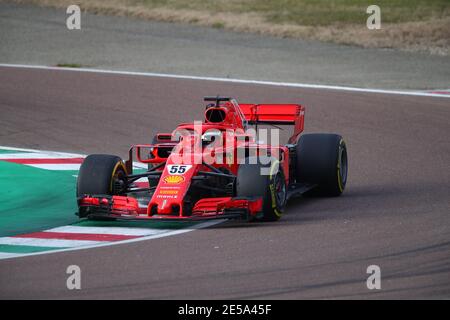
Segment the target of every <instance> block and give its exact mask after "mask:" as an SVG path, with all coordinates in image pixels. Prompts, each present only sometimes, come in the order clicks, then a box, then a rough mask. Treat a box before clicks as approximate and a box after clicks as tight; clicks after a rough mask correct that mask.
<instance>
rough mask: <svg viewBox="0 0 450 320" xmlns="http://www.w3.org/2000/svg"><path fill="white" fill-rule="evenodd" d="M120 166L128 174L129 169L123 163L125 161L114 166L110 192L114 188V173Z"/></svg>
mask: <svg viewBox="0 0 450 320" xmlns="http://www.w3.org/2000/svg"><path fill="white" fill-rule="evenodd" d="M119 167H122V169H123V172H125V174H127V169H126V168H125V165H124V164H123V162H122V161H119V162H117V163H116V165H115V166H114V169H113V171H112V174H111V183H110V185H109V191H110V192H112V189H113V188H112V186H113V182H114V175H115V174H116V171H117V169H118V168H119Z"/></svg>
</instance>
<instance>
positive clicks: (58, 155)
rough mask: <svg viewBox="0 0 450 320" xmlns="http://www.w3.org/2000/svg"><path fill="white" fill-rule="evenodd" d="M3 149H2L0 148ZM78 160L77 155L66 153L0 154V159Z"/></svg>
mask: <svg viewBox="0 0 450 320" xmlns="http://www.w3.org/2000/svg"><path fill="white" fill-rule="evenodd" d="M0 148H2V149H3V147H0ZM66 158H80V157H78V156H77V155H68V154H67V153H47V152H39V153H38V152H27V153H5V154H0V159H1V160H4V159H12V160H13V159H66Z"/></svg>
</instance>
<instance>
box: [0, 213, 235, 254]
mask: <svg viewBox="0 0 450 320" xmlns="http://www.w3.org/2000/svg"><path fill="white" fill-rule="evenodd" d="M224 221H226V220H224V219H221V220H215V221H207V222H203V223H200V224H198V225H196V226H193V227H191V228H185V229H177V230H172V231H169V232H166V233H162V234H155V235H150V236H145V237H140V238H134V239H129V240H124V241H114V242H107V243H100V244H95V245H88V246H83V247H75V248H67V249H59V250H58V249H57V250H52V251H44V252H34V253H25V254H11V255H10V254H9V253H5V255H4V256H0V260H4V259H12V258H14V259H17V258H22V257H29V256H37V255H43V254H53V253H59V252H68V251H76V250H85V249H92V248H100V247H106V246H115V245H119V244H126V243H133V242H138V241H146V240H152V239H158V238H164V237H169V236H174V235H178V234H182V233H186V232H190V231H193V230H198V229H203V228H207V227H210V226H213V225H216V224H219V223H222V222H224Z"/></svg>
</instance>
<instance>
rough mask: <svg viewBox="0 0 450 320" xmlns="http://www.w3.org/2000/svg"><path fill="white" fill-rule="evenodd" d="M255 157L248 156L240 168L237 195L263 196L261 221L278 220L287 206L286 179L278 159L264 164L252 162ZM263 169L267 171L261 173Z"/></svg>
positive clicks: (259, 218)
mask: <svg viewBox="0 0 450 320" xmlns="http://www.w3.org/2000/svg"><path fill="white" fill-rule="evenodd" d="M255 161H257V159H255V158H253V159H252V158H247V159H246V163H245V164H241V165H240V166H239V169H238V174H237V179H236V196H237V197H262V199H263V210H262V216H260V217H258V218H256V220H259V221H276V220H278V219H280V217H281V216H282V214H283V211H284V208H285V206H286V190H287V188H286V181H285V178H284V173H283V170H282V168H281V166H280V162H279V161H278V160H274V161H273V162H271V163H269V164H267V165H263V164H259V163H257V164H251V163H254V162H255ZM261 169H265V171H267V174H266V175H262V174H261Z"/></svg>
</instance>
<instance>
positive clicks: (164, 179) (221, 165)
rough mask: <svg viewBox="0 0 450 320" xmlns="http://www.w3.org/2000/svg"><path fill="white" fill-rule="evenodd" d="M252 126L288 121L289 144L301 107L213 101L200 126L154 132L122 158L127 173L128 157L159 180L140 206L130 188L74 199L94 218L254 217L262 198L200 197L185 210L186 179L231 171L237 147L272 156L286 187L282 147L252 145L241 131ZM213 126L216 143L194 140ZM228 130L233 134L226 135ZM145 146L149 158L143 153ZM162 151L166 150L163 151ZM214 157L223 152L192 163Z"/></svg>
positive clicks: (298, 124)
mask: <svg viewBox="0 0 450 320" xmlns="http://www.w3.org/2000/svg"><path fill="white" fill-rule="evenodd" d="M217 116H219V117H220V119H219V120H220V121H218V119H217ZM257 124H274V125H275V124H278V125H285V124H288V125H292V126H293V127H294V132H293V134H292V136H291V137H290V139H289V142H288V143H289V144H292V143H295V141H296V140H297V137H298V135H299V134H300V133H301V132H302V131H303V124H304V107H303V106H301V105H296V104H238V103H237V102H236V101H235V100H234V99H229V100H227V101H224V102H222V103H220V104H219V102H217V105H215V106H212V107H209V108H207V109H206V111H205V120H204V121H203V122H201V127H200V126H198V123H183V124H180V125H179V126H178V127H177V128H176V129H175V130H174V132H173V133H172V134H164V133H161V134H158V135H157V143H156V144H141V145H134V146H132V147H131V148H130V152H129V159H128V160H127V161H126V162H125V167H126V171H127V172H126V173H127V175H128V176H130V177H132V176H133V159H135V160H137V161H138V162H141V163H149V164H151V165H152V166H153V167H154V168H155V167H156V169H154V170H153V171H152V172H154V173H155V174H158V175H160V178H159V182H158V184H157V185H156V188H154V192H153V194H152V195H151V197H150V198H149V199H148V200H147V201H146V202H145V205H142V201H140V200H138V199H137V198H136V197H135V196H134V193H133V192H130V193H127V194H126V195H114V196H107V195H105V196H102V195H85V196H84V197H81V198H79V200H78V204H79V207H80V208H83V207H84V208H90V209H92V210H90V211H91V212H92V215H94V216H96V215H98V216H104V215H108V216H110V217H116V218H124V219H127V218H130V219H164V220H174V219H175V220H195V219H210V218H228V217H237V216H240V217H244V218H249V217H250V216H256V215H257V214H258V213H259V212H261V210H262V205H263V199H262V198H246V199H242V198H236V197H233V196H232V195H230V196H226V197H205V198H201V199H199V200H197V201H196V202H195V203H193V204H191V206H190V208H189V210H187V209H186V206H185V201H186V199H185V198H186V196H187V194H188V191H189V189H190V186H191V183H192V181H193V180H195V179H197V178H198V177H199V175H201V174H203V175H204V174H207V173H208V172H213V169H214V168H218V169H220V170H221V171H222V172H224V174H226V175H237V173H238V168H239V163H238V161H237V160H238V159H237V155H238V152H236V151H237V150H238V149H239V148H244V149H247V150H249V149H252V150H255V152H256V153H257V154H259V152H261V150H264V151H265V152H268V153H269V154H270V155H272V156H275V155H276V157H277V158H278V159H279V161H280V163H281V166H282V168H283V172H284V174H285V178H286V185H289V183H290V179H291V178H290V177H291V174H290V172H289V150H288V148H287V147H286V146H271V145H266V144H259V143H257V141H255V137H254V136H253V135H251V134H248V133H247V132H246V131H245V130H246V129H247V128H248V126H249V125H257ZM199 127H200V128H199ZM213 129H214V130H216V131H218V132H221V136H220V139H222V141H221V145H220V146H219V147H214V148H212V147H211V145H207V146H203V145H201V143H198V139H201V137H203V135H204V134H205V133H208V132H211V130H213ZM181 131H183V132H189V134H188V135H182V138H181V139H179V140H178V138H177V137H176V135H177V133H179V132H181ZM231 131H232V132H233V133H232V134H228V133H230V132H231ZM227 132H228V133H227ZM214 142H217V141H216V140H215V141H214ZM214 145H216V144H214ZM148 150H150V154H151V156H150V157H149V156H148V154H149V153H148V152H146V151H148ZM162 150H171V152H170V154H164V152H162ZM186 150H188V151H186ZM230 154H231V156H230ZM217 155H223V159H224V160H223V161H218V162H213V163H210V164H209V165H205V164H204V162H202V161H195V160H196V159H197V160H198V159H206V158H205V157H207V156H210V157H213V156H217ZM230 157H231V158H232V161H230V160H231V159H230ZM205 172H206V173H205Z"/></svg>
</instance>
